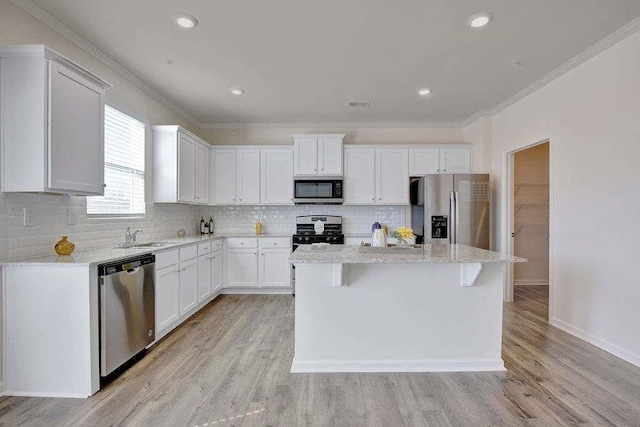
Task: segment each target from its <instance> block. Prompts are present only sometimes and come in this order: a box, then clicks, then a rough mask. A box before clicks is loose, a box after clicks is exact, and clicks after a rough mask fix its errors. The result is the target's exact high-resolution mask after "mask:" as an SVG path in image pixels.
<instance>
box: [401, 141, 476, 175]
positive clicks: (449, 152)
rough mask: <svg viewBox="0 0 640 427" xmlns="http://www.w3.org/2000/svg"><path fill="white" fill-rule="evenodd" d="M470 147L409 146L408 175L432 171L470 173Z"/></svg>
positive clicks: (424, 173)
mask: <svg viewBox="0 0 640 427" xmlns="http://www.w3.org/2000/svg"><path fill="white" fill-rule="evenodd" d="M470 172H471V149H469V148H459V147H457V148H431V147H415V148H413V147H412V148H409V175H411V176H420V175H427V174H432V173H470Z"/></svg>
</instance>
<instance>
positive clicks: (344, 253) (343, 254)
mask: <svg viewBox="0 0 640 427" xmlns="http://www.w3.org/2000/svg"><path fill="white" fill-rule="evenodd" d="M422 249H423V250H422V251H419V250H413V251H406V250H402V249H397V251H398V253H395V251H396V249H387V250H386V251H384V252H385V253H375V252H370V251H371V249H369V250H367V252H361V251H362V250H361V249H360V246H351V245H329V246H321V247H316V246H312V245H301V246H299V247H298V249H296V251H295V252H293V253H292V254H291V257H290V258H289V261H290V262H291V263H292V264H466V263H482V264H499V263H522V262H527V260H526V259H525V258H520V257H514V256H508V255H504V254H501V253H498V252H493V251H488V250H485V249H479V248H474V247H471V246H466V245H424V246H423V248H422Z"/></svg>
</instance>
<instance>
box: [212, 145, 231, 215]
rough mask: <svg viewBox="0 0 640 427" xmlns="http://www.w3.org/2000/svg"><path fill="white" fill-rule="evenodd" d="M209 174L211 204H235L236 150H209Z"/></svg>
mask: <svg viewBox="0 0 640 427" xmlns="http://www.w3.org/2000/svg"><path fill="white" fill-rule="evenodd" d="M211 167H212V168H213V173H212V174H211V176H212V178H213V182H212V183H211V186H212V187H213V202H214V203H215V204H220V205H234V204H235V203H236V150H235V149H217V148H214V149H213V150H211Z"/></svg>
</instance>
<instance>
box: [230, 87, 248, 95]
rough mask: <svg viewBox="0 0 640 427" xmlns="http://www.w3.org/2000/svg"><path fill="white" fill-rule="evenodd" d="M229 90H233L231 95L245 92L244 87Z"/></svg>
mask: <svg viewBox="0 0 640 427" xmlns="http://www.w3.org/2000/svg"><path fill="white" fill-rule="evenodd" d="M229 92H231V95H242V94H244V89H242V88H239V87H235V88H232V89H229Z"/></svg>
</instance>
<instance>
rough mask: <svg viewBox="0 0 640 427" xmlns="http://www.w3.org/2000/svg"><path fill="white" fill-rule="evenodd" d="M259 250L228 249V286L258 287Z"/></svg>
mask: <svg viewBox="0 0 640 427" xmlns="http://www.w3.org/2000/svg"><path fill="white" fill-rule="evenodd" d="M257 261H258V249H256V248H254V249H227V286H228V287H232V288H235V287H249V288H254V287H257V286H258V271H257V269H256V264H257Z"/></svg>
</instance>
